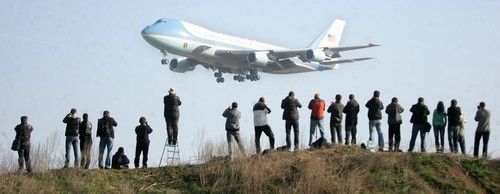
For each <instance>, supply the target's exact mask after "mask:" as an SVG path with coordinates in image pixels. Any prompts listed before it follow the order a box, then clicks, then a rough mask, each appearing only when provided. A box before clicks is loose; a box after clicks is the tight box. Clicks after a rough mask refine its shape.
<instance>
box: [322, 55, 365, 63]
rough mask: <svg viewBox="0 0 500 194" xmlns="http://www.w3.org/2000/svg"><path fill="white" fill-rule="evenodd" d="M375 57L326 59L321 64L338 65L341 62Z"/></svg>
mask: <svg viewBox="0 0 500 194" xmlns="http://www.w3.org/2000/svg"><path fill="white" fill-rule="evenodd" d="M370 59H373V58H372V57H362V58H353V59H341V60H333V61H325V62H323V63H321V64H324V65H336V64H341V63H352V62H356V61H365V60H370Z"/></svg>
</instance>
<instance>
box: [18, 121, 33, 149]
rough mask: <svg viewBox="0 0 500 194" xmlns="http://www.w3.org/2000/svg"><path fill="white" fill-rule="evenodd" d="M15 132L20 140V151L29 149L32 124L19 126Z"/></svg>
mask: <svg viewBox="0 0 500 194" xmlns="http://www.w3.org/2000/svg"><path fill="white" fill-rule="evenodd" d="M14 130H15V131H16V140H19V145H20V149H26V148H29V147H30V145H31V143H30V139H31V132H32V131H33V127H32V126H31V125H30V124H19V125H17V126H16V127H15V128H14Z"/></svg>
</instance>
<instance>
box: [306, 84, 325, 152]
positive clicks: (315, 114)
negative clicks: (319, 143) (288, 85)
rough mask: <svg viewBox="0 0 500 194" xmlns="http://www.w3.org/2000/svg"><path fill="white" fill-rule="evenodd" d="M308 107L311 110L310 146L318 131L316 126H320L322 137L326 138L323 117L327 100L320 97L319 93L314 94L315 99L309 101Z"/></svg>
mask: <svg viewBox="0 0 500 194" xmlns="http://www.w3.org/2000/svg"><path fill="white" fill-rule="evenodd" d="M308 108H309V109H310V110H311V125H310V126H311V128H310V130H309V146H312V140H313V136H314V134H315V133H316V126H318V128H319V134H320V136H321V138H325V131H324V130H323V117H324V112H325V101H324V100H323V99H321V98H320V97H319V93H316V94H314V99H312V100H311V101H310V102H309V106H308Z"/></svg>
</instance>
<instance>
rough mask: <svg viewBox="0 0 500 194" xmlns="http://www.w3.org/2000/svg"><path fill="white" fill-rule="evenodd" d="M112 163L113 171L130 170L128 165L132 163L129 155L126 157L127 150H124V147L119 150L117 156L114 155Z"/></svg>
mask: <svg viewBox="0 0 500 194" xmlns="http://www.w3.org/2000/svg"><path fill="white" fill-rule="evenodd" d="M112 161H113V163H112V168H113V169H128V164H129V163H130V160H129V159H128V157H127V155H125V150H123V148H122V147H119V148H118V151H117V152H116V153H115V155H113V160H112Z"/></svg>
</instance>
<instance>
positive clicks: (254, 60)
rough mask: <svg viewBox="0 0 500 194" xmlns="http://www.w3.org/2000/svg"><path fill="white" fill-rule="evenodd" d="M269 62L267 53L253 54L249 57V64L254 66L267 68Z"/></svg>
mask: <svg viewBox="0 0 500 194" xmlns="http://www.w3.org/2000/svg"><path fill="white" fill-rule="evenodd" d="M269 61H270V60H269V57H268V56H267V52H251V53H249V54H248V55H247V62H248V63H251V64H254V65H259V66H265V65H266V64H267V63H268V62H269Z"/></svg>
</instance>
